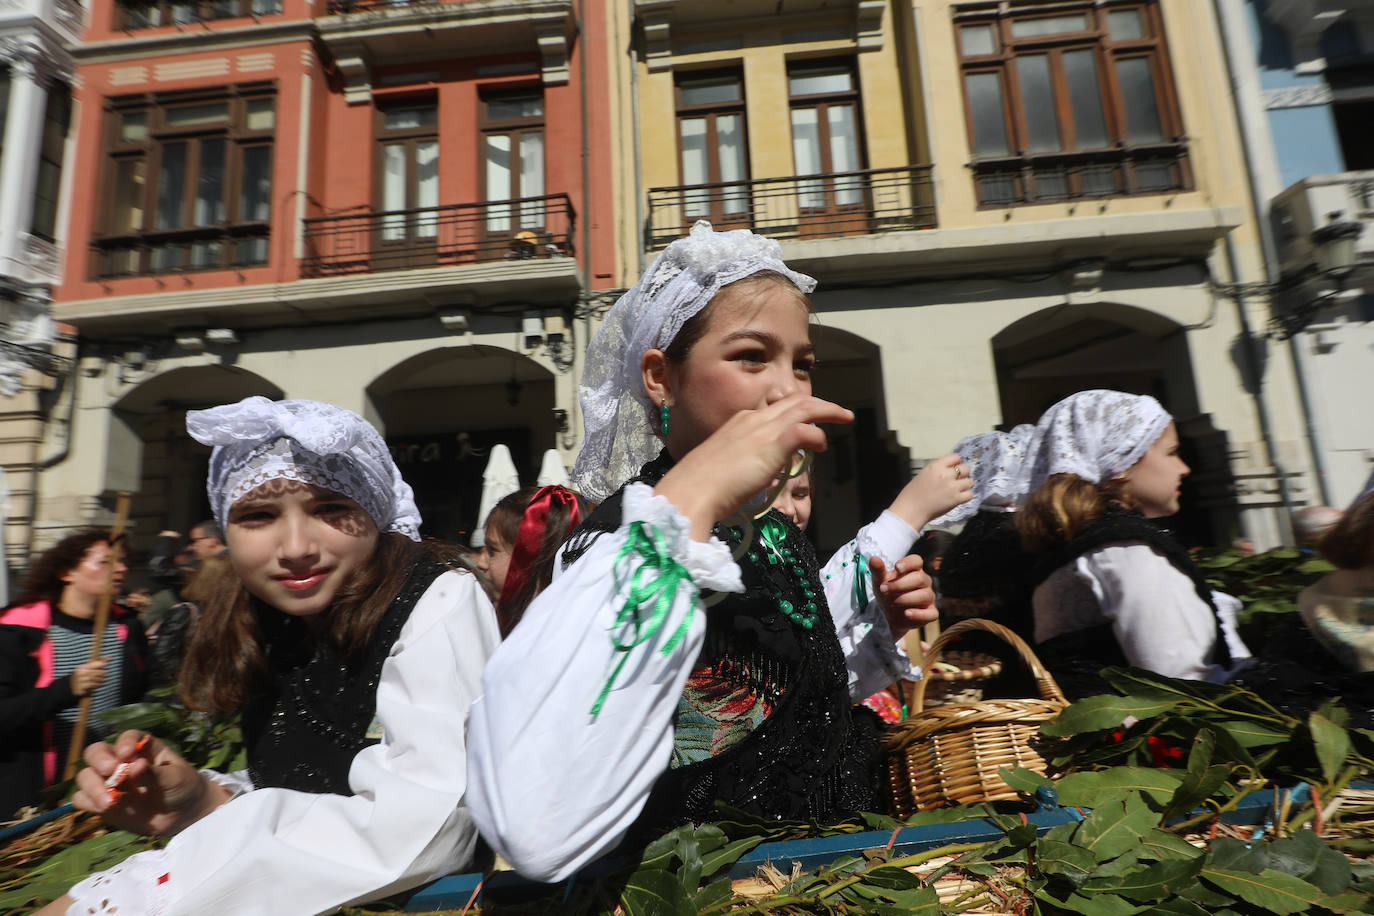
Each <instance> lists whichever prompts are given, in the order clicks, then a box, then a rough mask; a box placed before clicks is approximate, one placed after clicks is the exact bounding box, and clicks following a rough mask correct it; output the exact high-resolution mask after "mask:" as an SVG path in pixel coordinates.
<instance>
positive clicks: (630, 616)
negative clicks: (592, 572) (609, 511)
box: [592, 522, 697, 717]
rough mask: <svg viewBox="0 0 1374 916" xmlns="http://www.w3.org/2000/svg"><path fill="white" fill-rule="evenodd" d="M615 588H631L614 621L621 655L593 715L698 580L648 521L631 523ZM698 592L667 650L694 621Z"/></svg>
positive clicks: (668, 650)
mask: <svg viewBox="0 0 1374 916" xmlns="http://www.w3.org/2000/svg"><path fill="white" fill-rule="evenodd" d="M613 571H614V574H615V588H616V591H617V592H620V591H624V592H625V604H624V605H623V606H622V607H621V608H620V613H619V614H617V615H616V618H615V623H614V624H612V626H611V645H612V646H613V647H614V648H615V651H616V653H617V654H618V655H619V656H620V658H619V660H618V661H617V662H616V663H615V666H614V667H613V668H612V669H611V673H610V675H609V676H608V677H607V678H606V684H605V686H603V687H602V688H601V693H600V694H599V695H598V696H597V698H596V702H595V703H593V704H592V716H593V717H595V716H596V715H598V714H599V713H600V712H601V707H602V705H603V704H604V703H605V702H606V696H607V695H608V694H609V693H610V692H611V687H612V686H614V685H615V681H616V678H618V677H619V676H620V671H621V669H622V668H624V667H625V663H626V662H627V661H629V659H630V652H631V651H633V650H634V648H635V647H636V646H638V645H641V644H643V643H645V642H648V641H649V640H650V639H652V638H653V637H654V636H655V635H656V634H657V633H658V631H659V630H661V629H662V628H663V627H664V626H665V625H666V624H667V622H668V613H669V611H670V610H671V609H672V606H673V600H674V598H676V596H677V590H678V588H679V587H680V586H681V585H682V583H683V582H686V583H687V584H688V586H689V587H691V585H692V577H691V575H690V574H689V573H688V572H687V570H686V568H685V567H683V565H682V564H681V563H679V562H678V561H677V560H675V559H673V558H672V556H670V555H669V553H668V551H667V550H666V549H665V547H664V545H663V539H662V535H660V534H659V532H658V529H657V528H655V527H654V526H652V525H650V524H648V523H647V522H631V523H630V527H629V532H628V536H627V537H626V539H625V544H624V546H622V547H621V548H620V552H619V553H618V554H616V557H615V565H614V567H613ZM696 605H697V595H696V591H695V590H694V589H693V590H692V592H691V607H690V608H689V609H688V613H686V614H684V615H682V622H681V623H679V624H678V626H677V629H676V630H675V631H674V632H673V635H672V636H670V637H669V638H668V641H667V642H665V643H664V644H663V647H662V648H661V649H659V653H660V654H662V655H665V656H667V655H670V654H672V651H673V650H674V649H675V648H677V645H678V643H680V642H682V640H683V638H684V637H686V635H687V630H688V629H689V628H690V627H691V625H692V616H693V615H692V613H691V611H692V610H695V609H696Z"/></svg>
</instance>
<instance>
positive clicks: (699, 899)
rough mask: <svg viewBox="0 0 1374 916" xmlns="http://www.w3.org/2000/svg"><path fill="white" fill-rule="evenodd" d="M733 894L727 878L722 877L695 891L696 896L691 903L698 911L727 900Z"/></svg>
mask: <svg viewBox="0 0 1374 916" xmlns="http://www.w3.org/2000/svg"><path fill="white" fill-rule="evenodd" d="M734 895H735V888H734V885H733V883H732V882H731V881H730V879H729V878H722V879H720V880H719V881H717V882H715V883H714V884H708V885H706V886H705V887H703V888H702V889H701V890H699V891H697V894H696V897H695V898H694V899H693V900H692V905H693V906H694V907H696V909H697V912H700V911H702V910H704V909H707V908H709V907H713V906H717V905H719V904H722V903H724V902H725V901H727V900H729V899H730V898H731V897H733V896H734Z"/></svg>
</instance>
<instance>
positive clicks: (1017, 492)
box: [928, 423, 1035, 528]
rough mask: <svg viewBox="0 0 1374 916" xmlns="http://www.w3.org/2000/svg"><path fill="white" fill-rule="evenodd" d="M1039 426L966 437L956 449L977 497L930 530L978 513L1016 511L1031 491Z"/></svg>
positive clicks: (1024, 426) (933, 521)
mask: <svg viewBox="0 0 1374 916" xmlns="http://www.w3.org/2000/svg"><path fill="white" fill-rule="evenodd" d="M1034 437H1035V427H1034V426H1032V425H1030V424H1029V423H1022V424H1021V425H1019V426H1017V427H1015V428H1013V429H1012V431H1011V432H1009V433H1004V432H1001V431H1000V430H992V431H991V432H986V433H975V434H973V435H972V436H965V437H964V438H963V439H960V440H959V444H958V445H956V446H954V451H956V452H958V453H959V457H960V458H962V459H963V461H964V464H966V465H968V469H969V475H970V476H971V477H972V478H973V498H972V499H970V500H969V501H968V502H966V503H961V504H960V505H958V506H955V507H954V508H953V509H950V510H949V511H948V512H946V513H945V514H944V515H941V516H939V517H938V518H935V519H932V520H931V522H930V525H929V526H928V527H931V528H944V527H947V526H950V525H955V524H957V523H959V522H962V521H964V520H965V519H967V518H971V517H972V516H973V514H974V513H975V512H978V511H988V512H1014V511H1015V510H1016V508H1017V507H1018V506H1020V505H1021V502H1022V500H1024V499H1025V498H1026V493H1027V492H1029V490H1030V462H1029V461H1028V460H1027V456H1028V455H1029V454H1030V453H1031V445H1032V440H1033V439H1034Z"/></svg>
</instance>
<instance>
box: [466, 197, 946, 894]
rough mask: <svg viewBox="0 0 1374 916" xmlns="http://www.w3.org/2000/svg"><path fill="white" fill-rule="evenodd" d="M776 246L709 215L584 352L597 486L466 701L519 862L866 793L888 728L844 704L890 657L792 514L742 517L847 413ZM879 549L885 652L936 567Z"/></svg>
mask: <svg viewBox="0 0 1374 916" xmlns="http://www.w3.org/2000/svg"><path fill="white" fill-rule="evenodd" d="M780 254H781V253H780V249H779V247H778V244H777V243H776V242H774V241H771V240H768V239H764V238H762V237H760V236H756V235H753V234H752V233H750V232H747V231H744V230H736V231H733V232H720V233H718V232H713V231H712V230H711V228H710V226H709V224H706V223H698V224H697V225H696V226H694V227H693V229H692V231H691V234H690V235H689V236H688V237H687V238H686V239H680V240H678V241H676V242H674V243H673V244H671V245H669V246H668V248H667V249H665V251H664V252H663V253H661V254H660V255H659V256H658V258H656V259H655V261H654V263H653V264H652V265H651V266H650V267H649V269H648V271H647V272H646V273H645V275H644V277H643V278H642V279H641V280H640V282H639V283H638V284H637V285H636V286H635V287H634V288H633V289H632V290H630V291H629V292H628V293H626V294H625V295H624V296H623V297H621V299H620V300H619V301H618V302H617V303H616V305H615V307H614V308H612V310H611V311H610V313H609V314H608V315H607V316H606V320H605V321H604V322H603V324H602V325H601V327H600V329H599V330H598V331H597V334H596V336H595V337H594V338H593V340H592V342H591V344H590V346H589V348H588V354H587V368H586V370H585V371H584V373H583V379H582V391H581V401H582V408H583V414H584V417H585V418H586V437H585V440H584V444H583V448H582V452H581V454H579V456H578V461H577V465H576V467H575V469H574V480H575V481H576V483H577V487H578V490H579V491H580V492H582V493H583V494H584V495H585V496H586V497H587V498H588V499H590V500H593V501H595V502H598V503H599V505H598V508H597V510H596V511H595V512H594V513H592V515H591V516H590V517H589V518H588V520H587V521H586V522H584V523H583V525H582V526H581V528H579V530H578V532H576V533H575V534H574V536H573V537H572V539H571V540H570V541H569V543H568V544H567V545H566V546H565V548H564V552H563V555H562V559H561V561H560V565H561V567H562V571H561V573H560V574H559V575H558V576H557V577H555V579H554V581H553V584H552V585H551V586H550V587H549V588H548V589H547V590H546V591H545V592H544V593H543V594H541V595H540V596H539V597H538V598H537V599H535V601H534V603H533V604H531V605H530V607H529V609H528V610H527V612H526V614H525V618H524V620H523V622H522V623H521V625H520V626H519V627H517V628H516V629H515V630H514V631H513V632H512V633H511V635H510V637H509V638H508V639H507V640H506V641H505V642H504V643H503V644H502V646H501V648H500V649H499V650H498V651H497V653H496V655H494V656H493V658H492V661H491V663H490V664H489V665H488V667H487V671H486V673H485V674H484V676H483V684H484V688H485V691H484V695H483V697H482V698H481V699H479V700H478V702H477V703H476V704H474V706H473V709H472V715H471V719H470V730H469V766H470V771H471V773H472V784H471V793H470V804H471V805H472V810H473V815H474V817H475V818H476V819H477V821H478V823H479V825H480V826H481V828H482V833H483V836H484V837H485V838H486V839H487V840H488V841H489V842H490V843H491V844H492V845H493V846H494V847H495V848H496V850H497V851H498V852H499V853H501V854H502V855H503V856H504V857H505V858H506V859H507V861H509V862H511V864H513V865H514V866H515V867H516V868H517V869H518V870H519V871H521V872H522V873H524V874H526V875H530V876H533V877H537V878H540V879H544V880H557V879H560V878H563V877H566V876H567V875H569V874H571V873H572V872H574V871H576V870H577V869H578V868H580V867H581V866H582V865H584V864H585V863H587V862H589V861H591V860H592V859H594V858H596V857H598V856H600V855H602V854H604V853H606V852H608V851H610V850H611V849H612V848H614V847H615V846H616V845H617V843H619V842H621V841H622V839H625V840H626V841H628V842H642V841H643V840H645V839H647V838H649V837H652V836H654V835H656V833H657V832H659V831H661V830H663V829H666V828H667V827H671V826H673V825H675V824H681V823H684V822H686V821H692V820H702V819H709V818H711V817H713V816H714V814H715V802H716V801H718V800H719V801H722V802H725V803H728V804H730V805H734V806H737V807H740V808H743V809H745V810H748V811H751V812H754V813H756V814H759V815H762V816H765V817H772V818H802V819H806V818H814V819H816V820H819V821H821V822H825V821H828V820H832V819H834V818H837V817H843V816H846V815H848V814H851V813H853V812H854V811H856V810H859V809H862V808H866V807H869V806H871V805H872V804H873V802H874V795H873V776H874V774H873V772H872V770H873V766H872V765H873V761H874V756H875V751H876V741H875V738H876V727H877V723H876V721H874V719H873V717H872V716H871V715H868V714H867V713H863V714H858V715H856V714H855V713H854V712H852V711H851V704H852V703H853V702H855V701H857V700H858V699H862V698H863V697H865V696H867V695H868V694H870V693H872V692H873V691H874V690H875V689H876V688H877V687H879V686H882V685H883V684H884V683H886V682H887V681H889V680H890V678H891V675H890V673H889V671H890V668H889V666H888V665H886V664H874V663H873V662H872V659H856V658H855V657H854V656H851V657H850V658H848V659H846V657H845V655H844V652H843V651H842V650H841V647H840V642H839V640H838V639H837V638H836V631H837V629H838V630H843V629H844V628H845V627H847V626H848V620H847V619H846V617H847V615H848V614H849V611H848V609H847V608H833V607H832V608H828V607H827V603H826V601H825V590H824V587H823V585H822V582H821V579H820V570H819V564H818V563H817V559H816V556H815V553H814V551H813V550H812V548H811V547H810V545H809V543H808V542H807V541H806V539H805V538H804V537H803V536H802V534H801V532H800V531H798V530H797V529H796V527H795V526H794V525H793V524H792V523H791V521H789V520H787V519H785V518H784V517H783V516H781V514H779V513H777V512H776V511H775V510H774V511H772V512H770V514H769V515H768V516H767V519H769V520H771V521H773V522H775V523H776V526H768V527H770V528H772V529H773V533H772V534H765V533H764V532H765V530H766V527H765V526H764V525H763V524H753V523H752V516H753V514H754V513H755V512H757V511H759V507H760V505H761V503H762V499H760V498H759V496H758V494H760V493H763V492H764V491H765V490H766V489H767V488H768V487H769V484H770V481H772V480H774V478H776V477H777V476H778V475H779V471H780V469H783V470H785V469H786V468H787V466H788V465H790V464H792V463H793V462H794V461H795V458H796V454H797V451H798V450H799V449H810V450H813V451H814V450H820V449H823V448H824V447H825V434H824V433H823V432H822V431H821V429H820V427H819V426H817V424H819V423H836V422H849V421H850V420H851V419H852V416H853V415H852V414H851V413H850V412H849V411H848V410H845V409H844V408H841V407H839V406H837V405H834V404H831V403H828V402H826V401H822V400H820V399H817V398H814V397H811V395H810V388H811V385H810V372H811V367H812V365H813V363H814V362H815V358H814V355H813V349H812V345H811V341H810V334H809V316H810V310H809V302H808V300H807V298H806V294H807V293H809V292H810V291H811V290H812V288H813V287H814V286H815V282H814V281H813V280H812V279H811V278H809V277H806V276H804V275H802V274H799V273H797V272H795V271H793V270H791V269H789V268H788V267H787V266H786V265H785V264H784V263H783V262H782V260H781V257H780ZM956 472H957V469H953V468H951V469H950V470H949V471H948V473H949V475H950V476H951V477H953V476H954V475H955V473H956ZM746 506H752V507H753V509H752V511H750V510H748V509H745V507H746ZM871 568H872V569H873V571H874V581H875V583H876V584H877V589H878V591H879V593H880V594H882V596H883V598H884V601H885V604H886V606H887V608H888V609H889V613H888V614H886V615H885V616H884V619H883V620H882V621H881V625H882V626H883V627H884V628H885V632H884V638H883V639H881V640H878V639H875V640H873V641H872V642H873V643H874V644H877V643H879V642H881V643H883V645H884V651H885V653H886V656H887V658H888V659H892V658H895V657H896V656H897V647H896V640H897V639H898V638H900V637H901V636H902V635H903V634H904V633H905V631H906V629H907V628H908V627H910V626H911V625H912V624H914V623H920V622H924V621H926V620H929V619H930V618H931V617H933V616H934V611H933V608H932V607H931V602H932V594H931V591H930V589H929V578H928V577H927V576H926V575H925V574H924V573H922V572H921V571H920V569H919V567H918V566H915V564H913V565H912V566H910V567H909V566H908V565H907V562H906V560H905V558H902V559H899V561H898V562H897V563H895V564H894V565H892V566H890V567H889V566H888V565H887V564H886V563H884V562H883V560H882V559H880V558H875V559H874V560H873V564H872V567H871ZM832 615H833V616H832ZM847 662H848V663H849V664H850V665H853V666H854V668H856V669H860V667H861V666H862V667H861V670H853V671H848V672H847Z"/></svg>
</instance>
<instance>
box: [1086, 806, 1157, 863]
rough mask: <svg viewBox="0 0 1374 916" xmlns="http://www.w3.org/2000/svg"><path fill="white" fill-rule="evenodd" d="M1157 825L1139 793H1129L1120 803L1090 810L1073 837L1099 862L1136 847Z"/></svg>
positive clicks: (1152, 813)
mask: <svg viewBox="0 0 1374 916" xmlns="http://www.w3.org/2000/svg"><path fill="white" fill-rule="evenodd" d="M1158 826H1159V815H1158V814H1156V813H1155V812H1154V811H1152V810H1150V806H1149V805H1147V804H1145V802H1144V801H1143V800H1142V799H1141V797H1140V794H1139V793H1138V792H1132V791H1128V792H1126V794H1125V797H1124V798H1122V799H1121V800H1119V801H1118V800H1115V799H1113V800H1112V801H1109V802H1107V803H1106V804H1104V805H1101V806H1099V807H1097V808H1094V809H1093V813H1092V814H1091V815H1089V816H1088V818H1087V819H1086V820H1084V821H1083V823H1082V825H1081V826H1080V827H1079V828H1078V833H1077V834H1076V835H1075V842H1077V843H1078V844H1079V845H1080V846H1083V847H1084V848H1086V849H1088V850H1089V851H1090V852H1091V853H1092V854H1093V856H1094V857H1095V858H1096V859H1097V861H1099V862H1103V861H1106V860H1107V859H1114V858H1116V857H1117V856H1119V855H1121V854H1122V853H1123V852H1125V851H1126V850H1128V849H1131V848H1132V847H1134V846H1137V845H1138V844H1139V843H1140V840H1141V838H1142V837H1143V836H1145V834H1147V833H1149V832H1150V831H1151V830H1153V829H1154V828H1156V827H1158Z"/></svg>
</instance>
